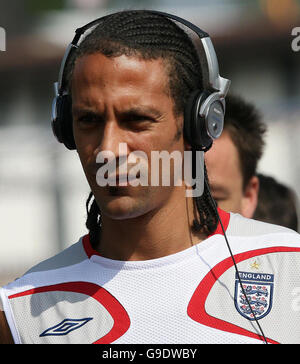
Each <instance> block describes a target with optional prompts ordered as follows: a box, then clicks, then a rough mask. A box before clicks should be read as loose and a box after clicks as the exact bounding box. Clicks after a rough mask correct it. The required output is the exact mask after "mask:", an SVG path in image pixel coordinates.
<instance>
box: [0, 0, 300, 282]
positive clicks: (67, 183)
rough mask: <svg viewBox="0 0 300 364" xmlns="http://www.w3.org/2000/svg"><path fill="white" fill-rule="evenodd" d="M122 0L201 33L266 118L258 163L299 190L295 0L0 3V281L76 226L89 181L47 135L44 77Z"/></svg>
mask: <svg viewBox="0 0 300 364" xmlns="http://www.w3.org/2000/svg"><path fill="white" fill-rule="evenodd" d="M128 8H131V9H133V8H143V9H156V10H161V11H166V12H169V13H173V14H177V15H179V16H181V17H184V18H186V19H188V20H190V21H192V22H193V23H195V24H196V25H198V26H199V27H200V28H203V29H204V30H205V31H207V32H208V33H209V34H210V36H211V38H212V40H213V43H214V45H215V48H216V52H217V56H218V59H219V66H220V73H221V75H223V76H224V77H226V78H229V79H231V80H232V85H231V90H232V92H234V93H238V94H240V95H242V96H243V97H244V98H245V99H247V100H249V101H252V102H254V103H255V104H256V106H257V107H258V108H259V109H260V111H261V112H262V114H263V115H264V118H265V121H266V123H267V124H268V128H269V131H268V134H267V146H266V150H265V154H264V157H263V158H262V161H261V163H260V166H259V170H260V171H261V172H262V173H264V174H269V175H271V176H273V177H276V178H277V179H278V180H279V181H280V182H283V183H285V184H287V185H288V186H290V187H292V188H293V189H295V191H296V193H297V195H298V197H299V196H300V185H299V183H298V181H299V179H300V147H299V144H300V103H299V100H300V68H299V64H300V51H298V52H297V51H295V50H293V48H292V41H293V39H294V38H295V36H293V35H292V31H293V29H294V28H296V27H300V1H299V0H285V1H282V0H244V1H239V0H194V1H192V0H185V1H184V2H183V1H179V0H159V1H158V0H157V1H156V0H152V1H150V0H149V1H146V0H144V1H140V0H139V1H137V0H136V1H134V0H132V1H124V0H119V1H118V0H51V1H50V0H48V1H45V0H44V1H38V0H24V1H22V2H20V1H18V0H10V1H9V2H1V3H0V27H2V28H3V29H5V36H6V39H5V40H6V50H5V51H0V84H1V87H0V116H1V117H0V224H1V225H0V226H1V240H0V285H1V284H4V283H6V282H8V281H9V280H12V279H14V278H15V277H17V276H18V275H20V274H22V273H23V272H24V271H26V270H27V269H28V268H29V267H31V266H32V265H33V264H35V263H37V262H39V261H41V260H43V259H46V258H47V257H49V256H51V255H53V254H55V253H57V252H58V251H60V250H62V249H63V248H65V247H67V246H69V245H70V244H72V243H74V242H76V241H77V239H78V237H79V236H81V235H83V234H85V233H86V229H85V218H86V212H85V200H86V198H87V196H88V193H89V187H88V185H87V182H86V180H85V177H84V175H83V172H82V169H81V166H80V162H79V159H78V157H77V154H76V152H71V151H68V150H67V149H65V148H64V147H63V146H62V145H60V144H59V143H57V142H56V140H55V138H54V136H53V135H52V131H51V127H50V118H51V104H52V98H53V83H54V82H55V81H57V78H58V72H59V66H60V61H61V58H62V56H63V53H64V50H65V48H66V46H67V45H68V43H69V42H70V41H71V39H72V38H73V34H74V31H75V29H76V28H78V27H80V26H82V25H84V24H86V23H87V22H89V21H91V20H94V19H95V18H96V17H101V16H103V15H106V14H109V13H112V12H114V11H118V10H122V9H128ZM299 34H300V32H299ZM299 44H300V41H299ZM0 49H1V48H0Z"/></svg>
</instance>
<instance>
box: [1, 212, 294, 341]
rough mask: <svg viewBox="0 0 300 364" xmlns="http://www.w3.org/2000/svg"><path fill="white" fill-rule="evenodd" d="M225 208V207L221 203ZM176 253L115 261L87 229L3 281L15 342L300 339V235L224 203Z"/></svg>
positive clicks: (5, 304) (3, 292) (10, 325)
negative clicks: (203, 230)
mask: <svg viewBox="0 0 300 364" xmlns="http://www.w3.org/2000/svg"><path fill="white" fill-rule="evenodd" d="M219 211H220V210H219ZM220 213H221V218H222V221H223V225H224V226H225V229H226V235H227V238H228V241H229V244H230V247H231V250H232V252H233V255H234V257H235V260H236V263H237V268H238V271H239V275H240V279H241V282H242V284H243V287H244V292H245V293H246V295H247V297H248V300H249V302H250V304H251V307H252V312H251V309H250V307H249V304H248V303H247V301H246V298H245V296H244V294H243V292H242V290H241V287H240V285H239V283H238V277H237V273H236V271H235V268H234V264H233V260H232V258H231V256H230V253H229V250H228V247H227V246H226V243H225V239H224V236H223V234H222V230H221V229H220V226H218V228H217V230H216V232H215V233H214V234H213V235H211V236H209V237H208V238H207V239H205V240H204V241H202V242H200V243H199V244H197V245H194V246H192V247H190V248H188V249H186V250H183V251H181V252H179V253H176V254H173V255H169V256H165V257H162V258H158V259H153V260H146V261H116V260H111V259H107V258H104V257H102V256H100V255H99V254H98V253H97V252H96V251H94V250H93V249H92V247H91V245H90V241H89V236H88V235H86V236H84V237H83V238H81V239H80V240H79V241H78V242H77V243H76V244H74V245H72V246H71V247H69V248H68V249H66V250H64V251H63V252H62V253H60V254H58V255H56V256H55V257H53V258H50V259H48V260H46V261H44V262H42V263H40V264H38V265H37V266H35V267H33V268H32V269H31V270H30V271H28V272H27V273H26V274H25V275H24V276H23V277H21V278H19V279H17V280H16V281H14V282H13V283H10V284H8V285H7V286H5V287H3V288H2V289H1V298H2V303H3V307H4V311H5V315H6V318H7V321H8V324H9V327H10V329H11V332H12V335H13V338H14V341H15V343H83V344H84V343H118V344H124V343H127V344H130V343H134V344H139V343H143V344H175V343H179V344H198V343H217V344H218V343H227V344H229V343H263V339H262V337H261V334H260V331H259V330H258V327H257V324H256V323H255V321H254V320H253V312H254V314H255V316H256V318H257V320H258V321H259V323H260V325H261V327H262V329H263V331H264V334H265V336H266V338H267V340H268V342H270V343H300V288H299V287H300V235H299V234H297V233H296V232H294V231H292V230H289V229H286V228H283V227H279V226H276V225H271V224H266V223H262V222H258V221H255V220H250V219H246V218H244V217H242V216H240V215H238V214H232V213H231V214H228V213H226V212H224V211H220Z"/></svg>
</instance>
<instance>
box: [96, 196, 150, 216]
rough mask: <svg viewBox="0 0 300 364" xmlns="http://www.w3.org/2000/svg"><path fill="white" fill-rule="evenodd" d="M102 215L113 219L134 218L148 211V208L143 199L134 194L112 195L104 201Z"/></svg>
mask: <svg viewBox="0 0 300 364" xmlns="http://www.w3.org/2000/svg"><path fill="white" fill-rule="evenodd" d="M100 210H101V215H102V216H106V217H108V218H109V219H112V220H127V219H133V218H136V217H139V216H142V215H143V214H145V213H147V208H146V206H145V204H143V202H142V201H141V200H139V201H136V200H135V199H134V198H133V197H132V196H128V195H127V196H120V195H116V196H110V198H109V201H105V202H104V201H102V204H101V208H100Z"/></svg>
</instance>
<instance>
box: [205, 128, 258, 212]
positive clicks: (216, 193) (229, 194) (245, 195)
mask: <svg viewBox="0 0 300 364" xmlns="http://www.w3.org/2000/svg"><path fill="white" fill-rule="evenodd" d="M205 161H206V166H207V173H208V178H209V182H210V186H211V191H212V195H213V197H214V198H215V200H216V201H217V203H218V206H219V207H220V208H221V209H223V210H225V211H228V212H230V211H231V212H236V213H239V214H241V215H243V216H245V217H248V218H251V217H252V216H253V214H254V211H255V209H256V205H257V195H258V187H259V184H258V179H257V177H255V176H254V177H252V178H251V179H250V181H249V183H248V184H247V186H246V187H245V189H244V188H243V176H242V171H241V168H240V160H239V155H238V150H237V148H236V147H235V145H234V143H233V141H232V139H231V137H230V134H229V133H228V132H227V131H226V130H224V131H223V133H222V135H221V137H220V138H219V139H217V140H216V141H215V142H214V144H213V146H212V148H211V149H210V150H209V151H208V152H207V153H206V155H205Z"/></svg>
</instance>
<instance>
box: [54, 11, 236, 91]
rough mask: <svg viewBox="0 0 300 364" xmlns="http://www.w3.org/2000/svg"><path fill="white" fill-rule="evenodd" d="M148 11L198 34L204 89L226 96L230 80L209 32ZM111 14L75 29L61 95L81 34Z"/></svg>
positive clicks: (65, 59)
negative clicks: (222, 73)
mask: <svg viewBox="0 0 300 364" xmlns="http://www.w3.org/2000/svg"><path fill="white" fill-rule="evenodd" d="M141 11H143V10H136V12H141ZM148 12H149V13H152V14H157V15H161V16H164V17H167V18H169V19H172V20H174V21H177V22H178V23H180V24H182V25H184V26H185V27H187V28H188V29H190V30H192V31H193V32H194V33H195V34H196V35H197V37H196V38H195V39H193V40H192V41H193V43H194V46H195V48H196V50H197V54H198V59H199V62H200V64H201V68H202V73H203V83H204V85H203V86H204V89H208V90H211V91H219V93H220V96H223V97H225V96H226V94H227V92H228V89H229V85H230V81H229V80H227V79H225V78H223V77H221V76H220V74H219V65H218V60H217V56H216V52H215V49H214V47H213V44H212V41H211V39H210V37H209V35H208V33H206V32H204V31H203V30H202V29H200V28H199V27H197V26H196V25H194V24H193V23H191V22H189V21H188V20H185V19H183V18H180V17H179V16H177V15H173V14H168V13H164V12H162V11H156V10H148ZM110 16H111V15H106V16H104V17H101V18H97V19H95V20H93V21H91V22H89V23H88V24H86V25H84V26H82V27H80V28H77V29H76V30H75V36H74V38H73V40H72V42H71V43H70V44H69V45H68V47H67V49H66V51H65V54H64V57H63V60H62V63H61V67H60V72H59V78H58V82H57V83H56V86H55V89H57V91H58V93H59V95H63V94H64V93H65V92H66V89H65V85H64V80H65V77H64V76H65V75H64V73H65V69H66V64H67V63H68V60H69V58H70V56H71V54H72V53H73V52H74V50H76V49H77V48H78V42H79V40H80V38H81V36H82V35H83V34H84V33H85V32H86V31H87V30H88V29H90V28H91V27H93V26H94V25H96V24H98V23H100V22H101V21H103V20H104V19H106V18H108V17H110ZM201 48H202V50H204V53H205V58H204V57H201V56H200V52H201Z"/></svg>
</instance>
